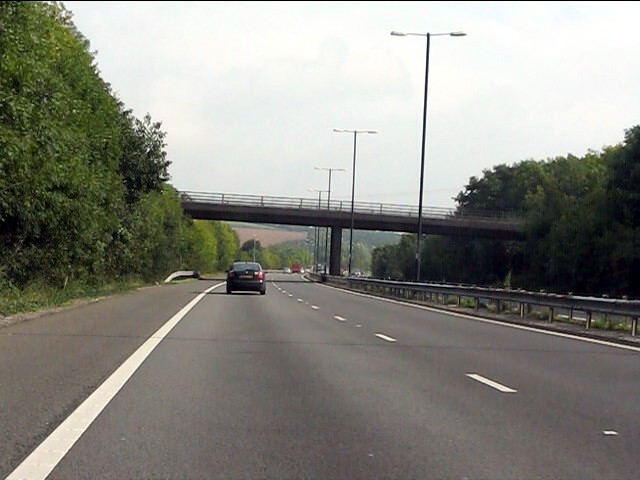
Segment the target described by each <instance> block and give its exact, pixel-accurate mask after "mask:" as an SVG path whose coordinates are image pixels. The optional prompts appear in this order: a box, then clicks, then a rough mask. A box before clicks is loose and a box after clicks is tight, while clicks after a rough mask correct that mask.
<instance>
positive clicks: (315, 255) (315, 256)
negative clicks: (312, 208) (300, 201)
mask: <svg viewBox="0 0 640 480" xmlns="http://www.w3.org/2000/svg"><path fill="white" fill-rule="evenodd" d="M308 190H309V191H310V192H318V210H320V207H321V206H322V194H323V193H325V192H327V191H328V190H316V189H315V188H309V189H308ZM313 241H314V245H313V271H314V272H316V273H318V255H319V252H318V243H320V229H319V228H318V227H316V231H315V234H314V236H313Z"/></svg>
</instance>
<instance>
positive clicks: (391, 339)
mask: <svg viewBox="0 0 640 480" xmlns="http://www.w3.org/2000/svg"><path fill="white" fill-rule="evenodd" d="M376 337H378V338H381V339H382V340H385V341H387V342H391V343H394V342H396V341H397V340H396V339H395V338H393V337H389V336H388V335H385V334H384V333H376Z"/></svg>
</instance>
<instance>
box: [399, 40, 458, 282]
mask: <svg viewBox="0 0 640 480" xmlns="http://www.w3.org/2000/svg"><path fill="white" fill-rule="evenodd" d="M391 35H393V36H397V37H407V36H417V37H427V59H426V67H425V71H424V108H423V110H422V154H421V157H420V197H419V198H418V237H417V238H416V282H419V281H420V238H421V237H422V190H423V186H424V153H425V146H426V139H427V91H428V88H429V49H430V46H431V37H436V36H441V35H447V36H450V37H464V36H465V35H466V33H464V32H448V33H404V32H396V31H393V32H391Z"/></svg>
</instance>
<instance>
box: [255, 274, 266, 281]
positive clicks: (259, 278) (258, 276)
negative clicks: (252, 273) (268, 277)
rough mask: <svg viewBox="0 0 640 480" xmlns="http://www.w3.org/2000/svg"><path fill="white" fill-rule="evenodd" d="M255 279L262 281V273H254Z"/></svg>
mask: <svg viewBox="0 0 640 480" xmlns="http://www.w3.org/2000/svg"><path fill="white" fill-rule="evenodd" d="M256 278H257V279H258V280H263V279H264V273H262V272H256Z"/></svg>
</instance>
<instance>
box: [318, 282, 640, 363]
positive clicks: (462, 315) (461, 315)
mask: <svg viewBox="0 0 640 480" xmlns="http://www.w3.org/2000/svg"><path fill="white" fill-rule="evenodd" d="M316 283H317V282H316ZM317 284H318V285H320V286H321V287H325V288H331V289H333V290H339V291H341V292H344V293H347V294H350V295H356V296H359V297H367V298H372V299H375V300H380V301H382V302H389V303H396V304H398V305H404V306H406V307H412V308H417V309H419V310H427V311H429V312H435V313H440V314H443V315H451V316H452V317H459V318H466V319H468V320H475V321H477V322H483V323H490V324H492V325H500V326H502V327H507V328H515V329H518V330H526V331H528V332H535V333H541V334H543V335H551V336H554V337H562V338H569V339H571V340H578V341H581V342H587V343H595V344H597V345H604V346H607V347H614V348H621V349H623V350H631V351H632V352H640V347H634V346H632V345H623V344H621V343H613V342H608V341H606V340H598V339H597V338H588V337H580V336H578V335H572V334H570V333H564V332H552V331H550V330H541V329H538V328H535V327H529V326H527V325H515V324H513V323H507V322H500V321H498V320H491V319H489V318H482V317H474V316H473V315H470V314H467V313H458V312H450V311H447V310H440V309H438V308H431V307H427V306H425V305H416V304H414V303H406V302H401V301H399V300H394V299H392V298H383V297H376V296H375V295H367V294H366V293H360V292H352V291H350V290H345V289H343V288H338V287H332V286H331V285H325V284H323V283H317Z"/></svg>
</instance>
